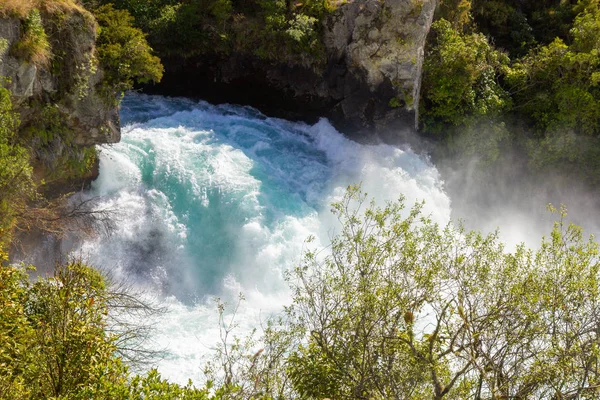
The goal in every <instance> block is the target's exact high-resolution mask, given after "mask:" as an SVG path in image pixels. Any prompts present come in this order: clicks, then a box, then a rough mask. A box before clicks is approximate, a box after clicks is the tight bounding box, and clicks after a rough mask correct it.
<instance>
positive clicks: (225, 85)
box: [146, 0, 437, 142]
mask: <svg viewBox="0 0 600 400" xmlns="http://www.w3.org/2000/svg"><path fill="white" fill-rule="evenodd" d="M436 3H437V1H436V0H353V1H347V2H344V3H343V4H340V5H338V6H337V9H336V10H335V11H334V12H332V13H331V14H329V15H327V16H326V17H325V18H324V20H323V21H322V29H321V32H322V36H321V40H322V43H323V45H324V47H325V59H312V60H311V59H310V57H298V59H297V60H291V59H285V60H279V61H277V62H273V61H264V60H261V59H259V58H257V57H256V56H255V55H252V54H248V53H247V52H243V51H239V50H238V51H236V50H235V49H234V50H233V52H232V54H231V55H230V56H228V57H226V58H224V59H223V58H218V57H214V58H212V57H206V56H203V57H197V58H191V59H190V58H178V57H176V56H175V57H171V58H163V63H164V64H165V67H166V74H165V77H164V78H163V82H162V83H161V84H160V85H159V86H154V87H147V88H146V90H148V91H149V92H151V93H158V94H166V95H180V96H190V97H197V98H202V99H204V100H208V101H211V102H217V103H219V102H229V103H239V104H248V105H252V106H255V107H258V108H259V109H260V110H261V111H263V112H265V113H267V114H269V115H274V116H280V117H283V118H289V119H303V120H308V121H314V120H315V119H316V118H318V117H321V116H324V117H327V118H329V119H330V120H331V121H332V122H333V124H334V125H335V126H336V127H337V128H338V129H340V130H341V131H342V132H344V133H345V134H347V135H349V136H351V137H353V138H355V139H358V140H369V139H371V138H372V137H373V136H376V135H378V136H380V137H381V136H385V137H386V140H387V139H389V140H390V141H396V142H397V140H394V137H393V136H394V135H396V132H399V131H401V130H408V131H410V130H414V129H415V127H416V121H417V119H418V104H419V92H420V84H421V69H422V65H423V54H424V51H423V49H424V46H425V40H426V37H427V34H428V33H429V30H430V28H431V24H432V20H433V15H434V12H435V9H436V6H437V4H436Z"/></svg>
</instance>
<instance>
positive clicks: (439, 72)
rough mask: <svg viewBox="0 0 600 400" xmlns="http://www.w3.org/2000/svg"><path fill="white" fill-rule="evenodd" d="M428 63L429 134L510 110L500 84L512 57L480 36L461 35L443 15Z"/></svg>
mask: <svg viewBox="0 0 600 400" xmlns="http://www.w3.org/2000/svg"><path fill="white" fill-rule="evenodd" d="M433 34H434V36H435V38H434V41H433V45H432V47H431V49H430V50H429V53H428V55H427V58H426V60H425V64H424V67H423V68H424V73H423V87H422V108H421V109H422V113H421V123H422V124H423V128H424V130H425V131H428V132H435V133H439V132H441V131H442V130H443V129H445V128H446V127H448V126H457V125H465V124H469V123H472V122H473V121H474V120H475V119H477V118H479V117H482V116H485V117H493V116H495V115H498V114H500V113H501V112H503V111H505V110H507V109H508V108H509V107H510V105H511V101H510V96H509V95H508V93H507V92H506V91H504V89H502V87H501V86H500V84H499V75H500V74H501V73H503V72H505V70H506V69H507V67H508V63H509V59H508V57H507V56H506V55H505V54H504V53H502V52H500V51H497V50H495V49H494V48H493V47H492V46H491V45H490V44H489V43H488V41H487V40H486V38H485V37H484V36H483V35H481V34H461V33H460V32H458V31H457V30H455V29H454V28H453V27H452V26H451V24H450V23H449V22H448V21H446V20H444V19H441V20H439V21H437V22H435V23H434V25H433Z"/></svg>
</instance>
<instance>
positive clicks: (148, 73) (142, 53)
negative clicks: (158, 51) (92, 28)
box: [94, 4, 164, 95]
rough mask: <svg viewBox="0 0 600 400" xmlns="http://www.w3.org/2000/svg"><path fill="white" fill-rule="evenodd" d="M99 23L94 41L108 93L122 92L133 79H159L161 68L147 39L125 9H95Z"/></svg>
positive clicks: (107, 6)
mask: <svg viewBox="0 0 600 400" xmlns="http://www.w3.org/2000/svg"><path fill="white" fill-rule="evenodd" d="M94 15H95V17H96V19H97V21H98V24H99V25H100V33H99V35H98V39H97V42H96V45H97V52H98V60H99V62H100V65H101V66H102V68H103V70H104V73H105V79H104V81H105V84H106V85H108V88H107V90H106V91H107V93H108V94H110V95H112V92H113V91H117V92H119V93H121V94H122V93H123V92H124V91H126V90H128V89H131V88H132V87H133V84H134V83H135V82H137V83H147V82H151V81H153V82H158V81H160V80H161V78H162V75H163V71H164V68H163V66H162V64H161V63H160V60H159V58H158V57H156V56H154V55H153V54H152V49H151V48H150V46H149V45H148V42H147V41H146V37H145V35H144V33H143V32H142V31H141V30H140V29H138V28H135V27H134V26H133V18H132V17H131V15H130V14H129V13H128V12H127V11H125V10H116V9H114V8H113V7H112V5H110V4H109V5H105V6H102V7H100V8H98V9H96V10H95V11H94Z"/></svg>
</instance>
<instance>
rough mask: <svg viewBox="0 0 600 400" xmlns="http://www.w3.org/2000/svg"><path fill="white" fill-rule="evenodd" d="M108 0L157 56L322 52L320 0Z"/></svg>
mask: <svg viewBox="0 0 600 400" xmlns="http://www.w3.org/2000/svg"><path fill="white" fill-rule="evenodd" d="M100 3H102V4H105V3H109V1H101V2H100ZM112 3H114V5H115V7H116V8H119V9H124V10H128V11H129V12H130V13H131V15H132V16H134V17H135V25H136V26H137V27H140V28H142V29H143V30H144V32H147V33H148V35H149V36H148V39H149V41H150V42H151V43H152V45H153V46H154V48H155V49H156V50H157V52H158V54H159V55H160V56H161V57H162V56H165V57H170V56H175V57H182V58H191V57H194V56H199V55H209V56H212V57H214V56H217V57H226V56H229V55H231V54H233V53H234V52H235V53H236V54H243V55H253V56H256V57H259V58H261V59H263V60H266V61H282V60H296V61H298V60H301V59H302V58H303V57H313V58H316V59H317V61H320V60H321V59H322V58H324V57H323V55H324V49H323V44H322V43H321V40H320V36H319V35H320V24H319V22H320V21H322V19H323V16H324V15H325V14H326V13H328V12H330V11H332V10H333V7H332V6H331V4H330V3H329V2H327V1H323V0H307V1H305V2H301V3H295V4H291V3H289V2H285V1H280V0H268V1H262V0H247V1H231V0H204V1H199V2H186V1H177V0H153V1H137V0H136V1H124V0H116V1H112ZM88 6H90V7H92V8H93V7H94V6H93V5H91V4H88ZM298 62H301V61H298Z"/></svg>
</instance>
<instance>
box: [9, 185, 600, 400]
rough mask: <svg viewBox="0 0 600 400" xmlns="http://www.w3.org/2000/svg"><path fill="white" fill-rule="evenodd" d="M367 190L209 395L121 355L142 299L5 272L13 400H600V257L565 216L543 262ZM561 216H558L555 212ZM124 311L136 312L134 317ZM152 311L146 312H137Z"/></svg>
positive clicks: (224, 364)
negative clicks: (135, 368)
mask: <svg viewBox="0 0 600 400" xmlns="http://www.w3.org/2000/svg"><path fill="white" fill-rule="evenodd" d="M365 200H366V195H364V194H363V193H361V192H360V190H359V189H358V188H356V187H351V188H349V190H348V192H347V193H346V196H345V197H344V198H343V199H342V200H341V201H340V202H338V203H334V204H332V211H333V213H334V215H336V216H337V217H338V218H339V220H340V222H341V223H342V228H341V230H340V232H339V234H338V235H337V236H335V237H334V238H333V239H332V242H331V246H330V247H329V250H328V251H327V252H326V253H323V250H324V249H319V248H312V246H311V245H310V243H311V242H310V240H309V242H308V244H307V245H308V248H307V251H306V252H305V254H304V257H303V259H302V261H301V262H300V263H299V265H298V266H297V268H295V269H293V270H291V271H289V275H288V281H289V284H290V287H291V289H292V303H291V304H290V306H289V307H287V308H286V309H285V311H284V312H283V314H282V315H281V316H279V317H275V318H274V319H272V320H270V321H269V322H268V323H267V324H266V325H265V328H264V330H263V332H262V335H261V336H260V337H253V336H250V337H247V338H236V337H235V332H234V331H233V327H234V326H235V323H234V321H233V320H231V321H230V320H229V318H227V322H225V318H224V312H225V306H224V305H223V304H219V312H220V314H219V315H220V318H219V319H218V321H219V322H218V323H219V324H220V327H221V329H222V338H223V343H222V344H221V345H220V346H219V347H218V348H217V349H216V352H215V358H214V360H213V361H212V362H211V363H209V365H208V366H207V368H206V371H205V372H206V373H207V378H208V379H209V380H208V383H207V384H206V386H205V387H202V388H200V389H198V388H194V387H193V386H192V385H191V384H190V385H188V386H186V387H181V386H179V385H175V384H170V383H168V382H166V381H164V380H162V379H161V378H160V376H159V375H158V372H157V371H154V370H153V371H151V372H149V373H148V374H147V375H145V376H135V375H133V374H131V373H130V372H129V371H128V368H127V367H126V366H125V364H126V363H125V362H124V361H123V359H122V358H121V357H120V356H119V350H120V346H126V343H127V342H126V341H125V342H124V341H122V340H119V333H118V332H119V331H118V329H115V328H118V324H115V323H114V321H113V320H111V319H110V316H111V313H112V310H113V309H111V307H115V306H116V307H117V309H120V308H128V307H132V304H131V303H130V302H128V301H129V300H130V298H129V297H128V296H126V295H125V296H124V295H123V294H122V293H119V292H118V291H115V290H114V287H113V286H112V285H110V284H109V283H108V282H107V281H106V279H105V278H104V277H103V276H102V275H101V274H100V273H98V272H97V271H95V270H93V269H91V268H89V267H87V266H85V265H84V264H82V263H81V262H79V261H73V262H71V263H69V264H68V265H65V266H60V267H58V268H57V270H56V271H55V273H54V275H53V276H51V277H48V278H39V279H38V280H37V281H36V282H31V281H30V280H29V279H28V277H27V274H26V271H24V270H22V269H20V268H17V267H4V268H0V306H1V307H0V339H1V340H0V393H2V395H3V398H6V399H11V400H12V399H21V398H60V399H85V398H94V399H116V398H144V399H172V398H184V399H236V398H237V399H251V398H254V399H284V398H285V399H287V398H290V399H293V398H297V399H323V398H331V399H339V398H352V399H389V398H405V399H415V400H416V399H424V398H429V399H471V398H474V399H482V398H489V399H504V398H522V399H533V398H562V399H567V398H581V399H593V398H597V394H598V382H599V379H600V369H599V366H598V362H597V361H598V351H599V349H600V337H599V336H598V327H599V326H600V319H599V318H600V309H599V305H600V297H599V293H600V280H599V276H600V275H599V270H598V268H599V266H600V259H599V258H598V257H599V252H598V250H599V246H598V243H597V242H595V241H594V240H593V239H591V238H590V239H589V240H586V239H585V237H584V235H583V232H582V231H581V229H580V228H578V227H576V226H572V225H567V224H566V223H565V222H564V217H565V212H564V210H561V211H560V214H559V216H560V220H559V222H557V223H556V224H555V226H554V229H553V230H552V232H551V233H550V235H549V236H548V237H546V238H544V239H543V240H542V244H541V246H540V247H539V249H538V250H530V249H527V248H525V247H524V246H518V247H517V248H516V250H515V251H514V252H508V251H506V250H505V248H504V247H503V245H502V244H501V243H500V241H499V240H498V235H497V234H491V235H488V236H485V235H481V234H479V233H477V232H466V231H464V230H463V229H462V228H461V227H460V226H452V225H448V226H446V227H440V226H437V225H436V224H434V223H433V222H431V220H429V219H428V217H427V216H425V215H423V214H422V213H421V206H420V205H419V204H417V205H416V206H414V207H413V208H412V209H411V210H406V209H405V208H404V204H403V202H402V199H400V200H399V201H397V202H392V203H388V204H387V205H385V206H383V207H376V206H375V205H373V204H370V205H369V204H367V203H366V202H365ZM555 211H556V210H555ZM124 300H125V302H124ZM137 304H139V303H134V304H133V306H136V305H137Z"/></svg>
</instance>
